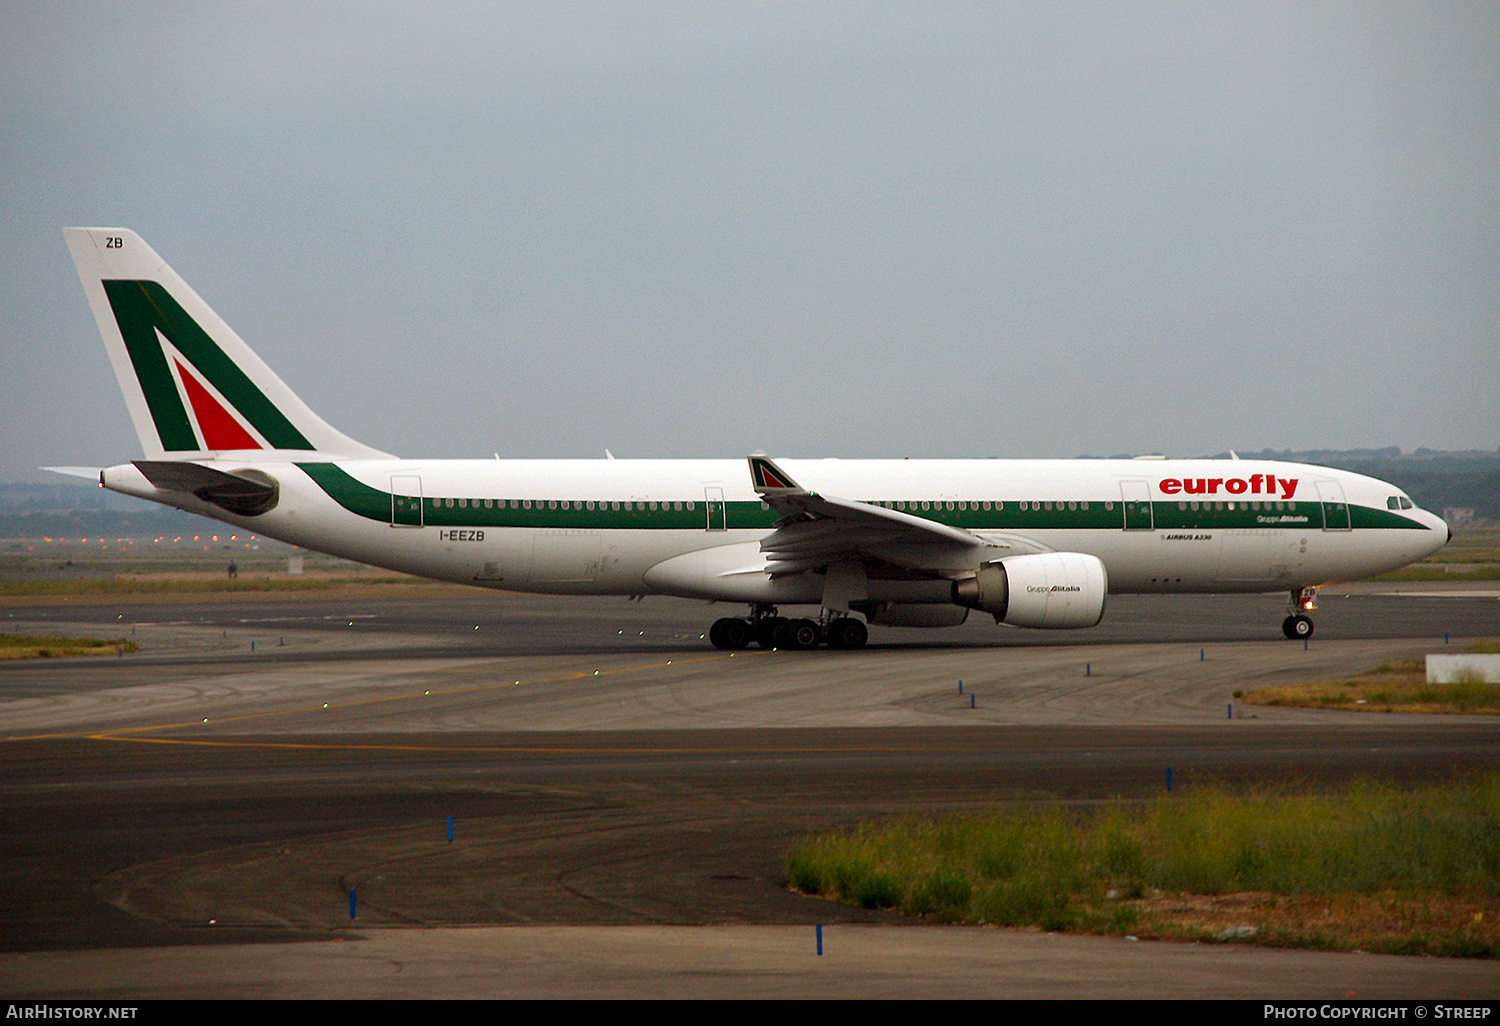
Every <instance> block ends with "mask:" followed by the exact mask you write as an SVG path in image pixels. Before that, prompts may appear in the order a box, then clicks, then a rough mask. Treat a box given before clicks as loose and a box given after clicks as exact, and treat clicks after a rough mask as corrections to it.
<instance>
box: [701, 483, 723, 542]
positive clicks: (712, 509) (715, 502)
mask: <svg viewBox="0 0 1500 1026" xmlns="http://www.w3.org/2000/svg"><path fill="white" fill-rule="evenodd" d="M703 505H704V507H705V508H706V509H707V510H708V513H707V517H708V522H707V526H706V528H705V529H706V530H709V531H723V530H726V529H727V528H728V527H729V524H728V523H727V522H726V514H725V511H724V489H722V488H719V487H717V486H713V485H708V486H705V487H704V489H703Z"/></svg>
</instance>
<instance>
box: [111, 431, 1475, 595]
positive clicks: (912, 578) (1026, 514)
mask: <svg viewBox="0 0 1500 1026" xmlns="http://www.w3.org/2000/svg"><path fill="white" fill-rule="evenodd" d="M298 455H299V456H300V455H302V454H298ZM257 456H258V458H257V459H256V460H255V461H254V462H253V463H250V462H241V461H237V460H235V459H234V458H233V457H232V455H230V456H226V457H221V458H219V459H217V460H214V461H211V462H210V463H208V464H207V465H210V466H218V467H222V468H223V469H225V470H227V471H229V472H231V473H233V472H236V471H241V470H244V469H246V468H252V469H254V470H255V471H258V472H260V473H262V474H265V475H268V476H269V477H270V478H272V479H273V480H274V481H275V482H276V484H277V486H278V490H279V494H278V498H277V502H276V504H275V506H274V508H272V509H270V510H268V511H267V512H264V513H261V514H259V515H256V516H234V515H232V514H228V513H226V512H225V511H224V510H223V509H220V508H218V507H216V506H214V505H212V504H210V503H207V502H203V501H201V500H199V499H197V498H195V497H194V496H192V495H190V494H186V493H184V492H181V491H171V490H163V489H158V488H156V487H154V486H153V485H152V484H151V483H150V482H149V481H147V480H146V479H145V478H144V477H143V476H142V475H141V473H140V471H138V470H137V469H136V468H135V467H134V466H133V465H130V464H126V465H123V466H120V467H115V468H111V469H110V470H108V471H106V472H105V473H104V475H103V483H104V484H105V485H106V487H109V488H112V489H114V490H116V491H121V492H124V493H126V494H130V495H136V496H139V497H142V498H148V499H153V500H155V501H158V502H165V503H168V504H171V505H176V506H179V507H181V508H184V509H188V510H191V511H192V512H197V513H202V514H204V515H207V516H213V517H215V518H217V519H220V520H224V521H226V522H228V523H232V524H235V525H237V526H239V527H242V528H244V529H246V530H249V531H254V532H257V533H260V534H263V535H265V536H267V537H271V538H276V539H279V540H282V541H286V542H290V543H292V544H296V545H301V546H304V547H306V548H310V549H315V550H317V551H321V552H328V553H331V554H334V555H339V556H343V557H346V558H349V559H354V560H358V561H360V562H365V563H370V564H373V565H377V566H382V567H387V568H389V569H392V570H399V571H403V572H406V573H412V574H418V575H421V576H425V577H432V578H437V579H441V580H447V581H457V582H464V583H468V584H475V585H480V586H485V587H493V588H503V589H506V590H513V591H532V592H546V593H558V594H669V595H680V596H688V597H695V598H704V599H723V600H729V601H745V602H777V603H810V604H816V603H818V602H820V601H821V597H822V592H821V589H822V581H821V579H820V577H819V575H805V574H803V575H793V576H789V577H785V578H776V577H775V576H773V575H771V574H770V573H768V572H767V570H766V563H767V561H766V559H765V557H764V556H762V554H761V551H760V543H761V540H762V538H764V537H765V536H766V535H767V534H768V533H769V532H770V531H772V530H773V528H774V527H775V525H776V523H777V521H778V519H779V517H778V515H777V513H776V512H775V511H773V510H772V509H771V507H770V506H769V505H768V504H767V503H765V502H763V501H762V500H761V498H760V496H759V495H758V494H757V493H756V492H755V491H754V490H753V489H752V488H751V485H750V482H749V480H748V477H747V475H746V474H745V464H744V462H743V461H742V460H381V459H360V460H341V461H329V462H323V461H310V460H307V459H305V458H302V459H296V460H294V461H288V462H286V463H271V462H267V461H266V460H265V458H264V457H265V454H257ZM781 465H782V466H783V467H785V468H786V469H787V470H789V471H790V472H791V473H792V474H793V475H794V476H795V477H797V478H798V479H799V480H801V481H803V482H805V483H809V486H810V487H813V488H815V489H816V490H817V491H818V492H821V493H825V494H837V495H840V496H842V497H844V498H846V499H852V500H856V501H859V502H863V503H868V504H871V505H876V506H880V507H882V508H888V509H897V510H901V511H904V512H907V513H909V514H910V515H912V516H915V517H919V518H922V519H924V520H931V521H933V522H936V523H939V524H944V525H949V526H952V527H956V528H960V529H962V530H964V531H967V532H969V533H971V534H973V535H975V536H977V537H978V538H980V539H983V540H984V542H985V543H986V548H985V549H984V550H981V555H980V556H979V558H975V556H974V555H973V554H972V553H970V554H955V555H954V557H953V558H954V559H955V562H954V565H952V566H951V567H941V566H938V567H934V566H932V555H931V553H930V552H926V551H924V552H922V553H920V554H916V553H914V554H913V559H912V560H911V561H910V564H911V565H909V566H903V565H902V561H901V559H900V555H901V554H900V552H899V551H890V550H887V551H884V552H883V553H882V568H885V569H875V570H872V572H871V573H870V574H869V594H868V598H869V599H871V600H875V601H890V602H915V603H922V602H946V601H948V585H947V578H948V577H949V576H950V575H951V576H958V575H962V574H964V573H965V572H972V570H973V568H974V566H975V565H977V563H978V562H982V561H984V560H985V559H999V558H1004V557H1005V556H1007V555H1018V554H1025V553H1034V552H1047V551H1051V552H1082V553H1088V554H1091V555H1094V556H1096V557H1098V558H1099V559H1100V560H1101V561H1102V562H1103V563H1104V566H1105V568H1106V570H1107V573H1108V584H1109V591H1110V592H1111V593H1117V594H1118V593H1132V592H1183V593H1191V592H1265V591H1280V590H1287V589H1296V588H1301V587H1304V586H1308V585H1316V584H1323V583H1327V582H1330V581H1340V580H1353V579H1357V578H1362V577H1368V576H1372V575H1375V574H1380V573H1383V572H1385V571H1388V570H1392V569H1395V568H1397V567H1400V566H1404V565H1406V564H1407V563H1410V562H1412V561H1413V560H1416V559H1420V558H1421V557H1422V556H1424V555H1427V554H1428V553H1430V552H1432V551H1434V550H1436V549H1437V548H1438V547H1440V546H1441V545H1442V544H1443V543H1444V542H1445V540H1446V537H1447V529H1446V526H1445V525H1444V524H1443V522H1442V521H1441V520H1440V519H1438V518H1437V517H1435V516H1433V515H1432V514H1430V513H1427V512H1425V511H1423V510H1420V509H1416V508H1407V509H1393V508H1390V507H1391V506H1393V505H1396V503H1395V502H1393V501H1392V500H1393V499H1396V498H1397V497H1398V496H1399V495H1400V493H1399V490H1398V489H1396V488H1394V487H1393V486H1391V485H1388V484H1385V483H1383V482H1380V481H1377V480H1375V479H1372V478H1368V477H1363V476H1361V475H1358V474H1352V473H1348V472H1345V471H1337V470H1331V469H1328V468H1324V467H1314V466H1308V465H1303V464H1290V463H1280V462H1269V461H1259V460H784V461H781ZM918 568H920V569H921V570H922V571H923V572H922V573H921V574H917V573H916V572H915V571H916V570H917V569H918Z"/></svg>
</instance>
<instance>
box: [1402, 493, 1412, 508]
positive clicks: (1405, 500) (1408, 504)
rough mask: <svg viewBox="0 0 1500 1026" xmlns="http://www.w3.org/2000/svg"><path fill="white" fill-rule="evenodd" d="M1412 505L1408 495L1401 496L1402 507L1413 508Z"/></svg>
mask: <svg viewBox="0 0 1500 1026" xmlns="http://www.w3.org/2000/svg"><path fill="white" fill-rule="evenodd" d="M1411 506H1412V502H1411V500H1410V499H1408V498H1407V497H1406V496H1404V495H1403V496H1401V508H1402V509H1411Z"/></svg>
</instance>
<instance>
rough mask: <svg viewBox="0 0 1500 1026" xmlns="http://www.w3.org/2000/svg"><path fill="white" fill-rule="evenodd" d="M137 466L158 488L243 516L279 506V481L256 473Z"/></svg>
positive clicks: (173, 464) (153, 463)
mask: <svg viewBox="0 0 1500 1026" xmlns="http://www.w3.org/2000/svg"><path fill="white" fill-rule="evenodd" d="M135 467H136V469H137V470H139V471H140V472H141V474H142V475H143V476H144V477H145V478H146V480H147V481H150V482H151V483H152V484H153V485H155V486H156V487H157V488H161V489H163V490H164V491H169V492H187V493H189V494H191V495H196V496H197V497H198V498H200V499H202V500H203V501H204V502H209V503H212V504H213V505H215V506H218V507H219V508H220V509H223V510H227V511H228V512H230V513H238V514H239V515H241V516H256V515H258V514H261V513H265V512H267V511H268V510H270V509H272V508H274V507H275V505H276V498H277V493H278V491H279V489H278V488H277V485H276V481H275V480H274V479H273V478H271V477H270V475H268V474H262V473H259V472H257V471H244V472H242V473H240V474H229V473H225V472H224V471H222V470H215V469H214V468H213V467H205V466H203V465H202V464H201V463H187V462H182V461H178V460H136V461H135Z"/></svg>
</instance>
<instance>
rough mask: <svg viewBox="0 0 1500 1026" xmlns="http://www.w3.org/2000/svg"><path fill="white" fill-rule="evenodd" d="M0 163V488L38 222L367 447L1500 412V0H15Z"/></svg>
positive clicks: (54, 355)
mask: <svg viewBox="0 0 1500 1026" xmlns="http://www.w3.org/2000/svg"><path fill="white" fill-rule="evenodd" d="M0 182H3V185H4V190H5V192H4V195H5V206H4V209H5V213H6V216H5V217H4V219H3V221H0V261H3V270H4V275H3V278H0V332H3V334H0V346H3V358H4V373H3V374H0V480H19V479H32V480H40V479H45V478H46V477H47V475H40V474H37V473H36V472H35V471H34V468H36V467H38V466H41V465H48V464H86V465H99V466H102V465H108V464H113V463H118V462H123V461H125V460H128V459H131V458H135V457H138V456H139V455H140V450H139V447H138V442H137V441H136V437H135V433H134V430H133V428H132V427H131V425H130V422H129V419H128V417H127V415H126V412H125V406H124V403H123V401H122V400H121V398H120V395H119V391H118V389H117V387H116V385H115V383H114V379H113V374H112V372H111V370H110V367H109V362H108V359H107V357H106V355H105V353H104V349H103V347H102V345H101V343H100V341H99V338H98V334H97V332H96V330H95V328H94V325H93V321H92V318H91V316H90V314H89V311H88V306H87V303H86V302H85V299H84V296H83V292H82V290H81V288H80V287H79V284H78V280H77V277H76V274H75V273H74V271H73V268H72V264H71V262H70V261H69V259H68V256H67V250H66V247H65V246H64V244H63V240H62V236H61V234H60V232H59V231H58V229H59V227H61V226H62V225H66V224H87V225H96V226H115V225H118V226H124V227H130V228H134V229H135V230H137V231H139V232H140V233H141V234H142V235H143V236H144V237H145V239H146V240H147V241H148V242H149V243H150V244H151V245H152V246H153V247H154V248H155V249H156V250H157V251H158V252H159V253H160V254H161V255H162V256H163V257H164V258H165V259H166V260H167V261H168V262H169V263H171V264H172V265H173V267H175V268H176V270H177V271H178V272H179V273H180V274H182V276H183V277H184V278H186V279H187V280H188V281H189V282H190V283H192V284H193V286H194V287H195V288H196V289H197V290H198V291H199V292H200V293H201V294H202V295H203V297H204V298H205V299H206V300H207V301H208V302H209V303H210V304H211V305H212V306H214V307H215V309H217V310H218V311H219V313H220V314H221V315H223V316H224V317H225V319H226V320H228V321H229V323H230V324H232V325H234V326H235V328H236V329H237V330H238V331H239V333H240V334H241V335H242V336H243V337H244V338H245V340H246V341H247V342H249V343H250V345H251V346H252V347H254V348H255V349H256V350H257V351H258V352H260V354H261V355H262V356H263V357H264V358H265V359H266V360H267V362H269V363H270V364H271V366H272V367H273V368H275V369H276V370H277V371H278V373H279V374H280V375H281V376H282V378H283V379H285V380H286V381H287V382H288V383H289V384H290V385H291V386H292V388H294V389H295V390H296V391H297V392H298V393H299V394H301V395H302V396H303V398H304V399H306V400H307V401H308V403H309V404H310V405H312V407H313V408H314V409H316V410H317V411H318V412H320V413H321V414H322V415H323V416H324V417H325V418H326V419H327V420H328V421H330V422H331V423H332V424H334V425H335V426H337V427H338V428H340V429H341V430H343V431H344V432H346V433H348V434H350V435H353V436H354V437H356V438H358V439H360V440H362V441H365V442H368V443H369V444H371V445H374V446H377V447H379V448H382V449H385V450H388V451H391V452H395V453H398V454H400V455H404V456H489V455H490V454H491V453H494V452H498V453H499V454H500V455H502V456H507V457H512V456H514V457H524V456H585V457H596V456H600V455H602V454H603V451H604V449H605V448H609V449H611V450H613V451H614V453H615V454H616V455H617V456H621V457H624V456H642V457H670V456H729V457H738V456H742V455H744V454H745V453H747V452H749V451H751V450H754V449H763V450H765V451H767V452H769V453H771V454H773V455H777V456H797V457H812V456H843V457H857V456H1077V455H1081V454H1092V455H1111V454H1116V453H1139V452H1152V451H1161V452H1165V453H1168V454H1175V455H1180V456H1186V455H1194V454H1202V453H1211V452H1218V451H1222V450H1225V449H1229V448H1234V449H1241V450H1258V449H1261V448H1265V447H1272V448H1277V449H1282V448H1292V449H1304V448H1324V447H1328V448H1350V447H1365V446H1373V447H1379V446H1387V445H1398V446H1401V447H1403V448H1405V449H1412V448H1416V447H1419V446H1428V447H1432V448H1445V449H1467V448H1480V449H1490V450H1493V449H1495V448H1496V447H1497V446H1500V6H1497V5H1496V4H1494V3H1461V2H1438V3H1431V4H1419V3H1390V4H1353V3H1334V4H1314V3H1294V4H1283V3H1278V4H1249V3H1241V4H1236V3H1211V4H1205V3H1178V4H1151V3H1124V4H1099V3H1083V4H1078V5H1069V4H1065V3H1053V2H1047V3H1039V2H1038V3H1016V4H1008V3H981V4H950V3H936V2H923V3H916V4H900V3H865V2H862V3H815V4H790V3H787V4H764V3H757V4H739V3H727V2H719V3H682V4H677V3H629V4H613V3H586V4H576V5H574V4H567V3H559V2H556V0H549V2H546V3H538V4H529V3H483V4H479V3H475V4H444V3H435V4H427V3H422V4H413V3H409V2H406V3H394V4H379V3H349V4H323V3H308V2H297V3H265V2H257V3H150V2H141V0H131V2H128V3H109V2H99V0H92V2H88V3H76V4H74V3H61V2H56V0H51V2H48V3H31V2H26V3H14V2H6V3H3V4H0Z"/></svg>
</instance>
